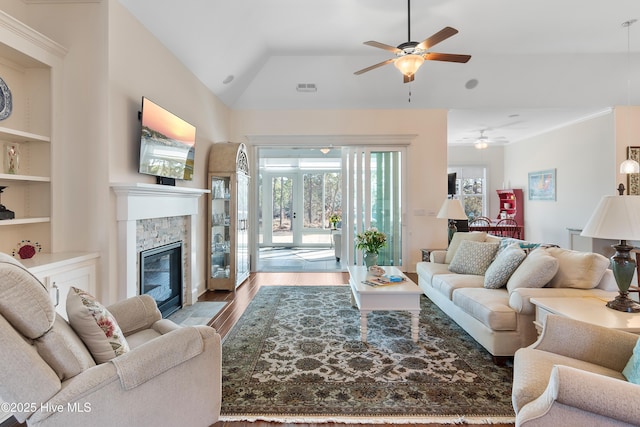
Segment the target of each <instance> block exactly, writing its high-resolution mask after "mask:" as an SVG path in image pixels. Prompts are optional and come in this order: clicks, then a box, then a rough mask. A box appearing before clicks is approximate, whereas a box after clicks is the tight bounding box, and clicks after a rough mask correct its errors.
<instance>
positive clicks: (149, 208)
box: [111, 183, 209, 221]
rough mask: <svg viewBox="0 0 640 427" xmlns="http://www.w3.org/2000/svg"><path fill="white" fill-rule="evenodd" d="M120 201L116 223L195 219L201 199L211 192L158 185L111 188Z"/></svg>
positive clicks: (116, 185)
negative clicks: (190, 216) (189, 216)
mask: <svg viewBox="0 0 640 427" xmlns="http://www.w3.org/2000/svg"><path fill="white" fill-rule="evenodd" d="M111 188H112V189H113V192H114V193H116V196H117V197H118V202H117V213H116V219H117V220H118V221H131V220H134V221H135V220H138V219H148V218H164V217H168V216H181V215H196V214H197V213H198V199H199V198H200V196H202V195H203V194H206V193H208V192H209V190H201V189H198V188H186V187H171V186H167V185H157V184H142V183H136V184H111Z"/></svg>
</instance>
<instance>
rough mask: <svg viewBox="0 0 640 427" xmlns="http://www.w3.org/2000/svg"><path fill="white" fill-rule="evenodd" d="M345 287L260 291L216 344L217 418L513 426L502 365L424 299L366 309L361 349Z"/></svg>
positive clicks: (357, 322)
mask: <svg viewBox="0 0 640 427" xmlns="http://www.w3.org/2000/svg"><path fill="white" fill-rule="evenodd" d="M350 292H351V291H350V288H349V287H348V286H313V287H303V286H300V287H296V286H272V287H263V288H261V289H260V291H259V292H258V294H257V295H256V296H255V298H254V299H253V301H252V302H251V303H250V304H249V306H248V307H247V310H246V311H245V313H244V314H243V315H242V317H241V318H240V319H239V320H238V322H237V323H236V325H235V326H234V327H233V329H232V330H231V331H230V332H229V334H228V335H227V336H226V337H225V339H224V341H223V346H222V357H223V359H222V369H223V382H222V395H223V397H222V411H221V415H222V417H221V420H223V421H256V420H262V421H274V422H284V423H288V422H306V423H312V422H344V423H350V424H358V423H369V424H372V423H440V424H464V423H469V424H491V423H510V422H514V419H515V415H514V412H513V409H512V406H511V379H512V368H511V367H498V366H496V365H494V364H493V362H492V359H491V356H490V355H489V354H488V353H487V352H486V351H485V350H484V349H483V348H482V347H481V346H480V345H479V344H477V343H476V342H475V341H474V340H473V338H471V337H470V336H469V335H467V334H466V332H464V330H462V329H461V328H460V327H459V326H457V325H456V324H455V323H454V322H453V321H451V320H450V319H449V318H448V317H447V315H445V314H444V313H443V312H442V311H441V310H440V309H439V308H438V307H436V306H435V305H434V304H433V303H431V302H430V300H429V299H428V298H426V297H425V296H422V297H421V309H422V311H421V313H420V336H419V341H418V343H414V342H413V341H412V340H411V336H410V316H409V314H408V313H406V312H373V313H370V314H369V316H368V319H369V322H368V342H367V343H363V342H361V340H360V326H359V325H360V314H359V312H358V310H357V309H356V308H353V307H352V306H351V302H350Z"/></svg>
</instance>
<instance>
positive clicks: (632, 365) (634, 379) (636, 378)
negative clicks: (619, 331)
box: [622, 339, 640, 384]
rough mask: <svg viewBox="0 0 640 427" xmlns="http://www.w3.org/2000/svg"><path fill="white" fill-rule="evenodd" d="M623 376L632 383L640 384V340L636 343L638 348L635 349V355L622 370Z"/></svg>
mask: <svg viewBox="0 0 640 427" xmlns="http://www.w3.org/2000/svg"><path fill="white" fill-rule="evenodd" d="M622 375H624V376H625V378H626V379H627V381H629V382H630V383H634V384H640V339H638V341H637V342H636V346H635V347H633V354H632V355H631V358H630V359H629V362H627V365H626V366H625V367H624V369H623V370H622Z"/></svg>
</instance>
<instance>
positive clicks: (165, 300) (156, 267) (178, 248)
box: [140, 242, 182, 317]
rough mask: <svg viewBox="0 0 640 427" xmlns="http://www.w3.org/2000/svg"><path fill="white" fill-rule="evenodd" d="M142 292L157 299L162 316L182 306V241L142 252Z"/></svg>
mask: <svg viewBox="0 0 640 427" xmlns="http://www.w3.org/2000/svg"><path fill="white" fill-rule="evenodd" d="M140 293H141V294H147V295H149V296H151V297H152V298H153V299H155V300H156V303H157V304H158V309H159V310H160V312H161V313H162V317H167V316H169V315H171V314H172V313H174V312H175V311H177V310H178V309H180V308H181V307H182V242H176V243H171V244H169V245H164V246H160V247H157V248H153V249H148V250H146V251H142V252H140Z"/></svg>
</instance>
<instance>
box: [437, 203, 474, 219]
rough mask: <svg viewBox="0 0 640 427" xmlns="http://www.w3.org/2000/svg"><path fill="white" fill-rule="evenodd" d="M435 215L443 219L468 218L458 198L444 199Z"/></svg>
mask: <svg viewBox="0 0 640 427" xmlns="http://www.w3.org/2000/svg"><path fill="white" fill-rule="evenodd" d="M436 217H437V218H444V219H468V218H467V214H466V213H465V211H464V208H463V207H462V202H460V200H458V199H447V200H445V201H444V203H443V204H442V207H440V211H439V212H438V215H437V216H436Z"/></svg>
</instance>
